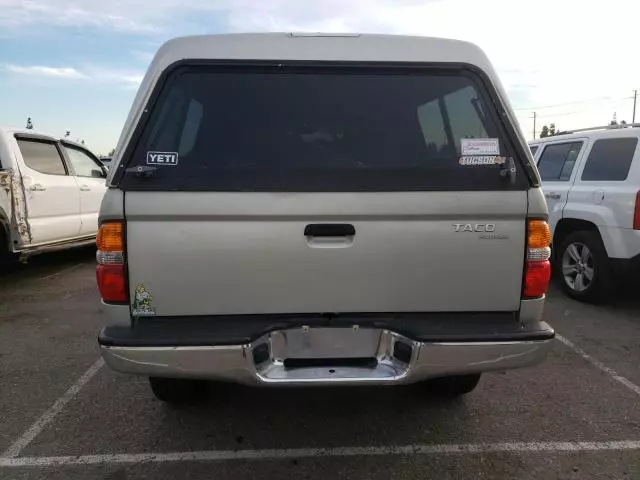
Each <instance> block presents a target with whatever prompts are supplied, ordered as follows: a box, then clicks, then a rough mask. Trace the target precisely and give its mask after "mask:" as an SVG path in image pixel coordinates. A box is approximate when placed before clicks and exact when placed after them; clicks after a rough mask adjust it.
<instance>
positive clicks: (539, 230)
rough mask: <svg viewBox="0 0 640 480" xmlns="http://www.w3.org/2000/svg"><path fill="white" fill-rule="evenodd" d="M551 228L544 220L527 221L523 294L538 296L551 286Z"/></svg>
mask: <svg viewBox="0 0 640 480" xmlns="http://www.w3.org/2000/svg"><path fill="white" fill-rule="evenodd" d="M550 245H551V230H550V229H549V225H548V224H547V222H545V221H544V220H529V221H528V222H527V258H526V260H525V268H524V282H523V288H522V296H523V297H524V298H538V297H541V296H542V295H544V294H545V293H546V291H547V288H549V280H550V279H551V263H550V262H549V258H550V257H551V248H550Z"/></svg>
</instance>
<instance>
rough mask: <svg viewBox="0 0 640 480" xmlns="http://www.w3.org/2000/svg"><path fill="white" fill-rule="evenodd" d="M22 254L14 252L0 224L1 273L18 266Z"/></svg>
mask: <svg viewBox="0 0 640 480" xmlns="http://www.w3.org/2000/svg"><path fill="white" fill-rule="evenodd" d="M18 263H20V255H19V254H17V253H13V251H11V248H10V246H9V240H8V239H7V238H6V235H5V232H4V231H3V229H2V227H1V226H0V273H4V272H8V271H10V270H12V269H13V268H15V267H16V266H18Z"/></svg>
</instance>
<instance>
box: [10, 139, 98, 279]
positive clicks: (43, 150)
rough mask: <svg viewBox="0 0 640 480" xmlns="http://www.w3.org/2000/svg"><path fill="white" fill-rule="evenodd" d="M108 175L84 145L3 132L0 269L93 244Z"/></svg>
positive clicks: (64, 140)
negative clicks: (40, 254)
mask: <svg viewBox="0 0 640 480" xmlns="http://www.w3.org/2000/svg"><path fill="white" fill-rule="evenodd" d="M106 176H107V171H106V169H105V167H104V166H103V165H102V164H101V163H100V161H99V160H98V158H97V157H96V156H95V155H94V154H93V153H91V152H90V151H89V150H87V149H86V148H85V147H84V145H80V144H78V143H75V142H71V141H68V140H67V139H61V138H57V137H54V136H51V135H46V134H42V133H36V132H34V131H33V130H23V129H12V128H0V268H2V269H4V268H7V267H8V266H10V265H11V264H12V263H14V262H16V261H18V260H19V259H20V257H21V256H24V255H29V254H33V253H38V252H41V251H43V250H49V249H59V248H66V247H72V246H79V245H83V244H90V243H92V242H93V241H94V240H95V236H96V231H97V229H98V211H99V209H100V203H101V202H102V197H103V196H104V192H105V190H106V185H105V178H106Z"/></svg>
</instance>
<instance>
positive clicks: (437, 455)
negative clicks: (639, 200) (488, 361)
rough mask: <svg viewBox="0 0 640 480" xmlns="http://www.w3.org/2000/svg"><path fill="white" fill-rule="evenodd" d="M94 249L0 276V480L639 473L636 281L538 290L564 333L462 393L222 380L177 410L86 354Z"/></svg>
mask: <svg viewBox="0 0 640 480" xmlns="http://www.w3.org/2000/svg"><path fill="white" fill-rule="evenodd" d="M93 257H94V251H93V250H92V249H80V250H73V251H68V252H64V253H56V254H48V255H46V256H40V257H37V258H34V259H32V260H31V261H30V262H29V263H28V264H27V265H23V266H22V267H21V268H19V269H18V270H17V271H14V272H11V273H9V274H7V273H5V274H2V275H0V479H5V478H6V479H36V478H37V479H40V478H47V479H111V480H125V479H133V478H152V479H177V478H216V479H237V480H241V479H248V478H256V477H260V478H289V477H294V478H301V479H307V478H308V479H334V478H349V479H389V478H402V479H405V478H406V479H413V478H421V479H427V478H435V479H446V478H452V479H453V478H455V479H464V478H469V479H484V478H491V479H514V478H518V479H546V478H553V479H584V478H611V479H640V387H639V386H640V315H639V313H640V298H639V297H638V295H636V294H635V292H636V291H637V287H635V286H631V287H629V291H627V292H625V293H624V294H622V295H621V297H620V298H619V299H617V300H616V302H615V303H613V304H611V305H608V306H601V307H594V306H588V305H583V304H580V303H577V302H574V301H572V300H569V299H567V298H566V297H564V296H563V294H562V293H560V292H559V291H558V290H557V289H555V288H552V290H551V292H550V298H549V301H548V304H547V308H546V313H545V315H546V319H547V321H548V322H549V323H551V324H552V325H553V326H554V327H555V328H556V330H557V332H558V333H559V334H560V335H561V337H562V340H564V343H563V342H562V341H556V345H555V349H554V351H553V353H552V354H551V355H550V357H549V359H548V360H547V361H546V362H545V363H544V364H542V365H540V366H538V367H534V368H530V369H525V370H519V371H512V372H508V373H502V374H489V375H485V376H484V377H483V379H482V381H481V384H480V386H479V387H478V389H476V390H475V391H474V392H473V393H472V394H470V395H468V396H466V397H465V398H464V399H462V400H457V401H453V402H446V401H443V400H436V399H433V398H430V397H428V396H427V395H425V393H424V391H423V390H422V389H420V388H415V387H413V388H341V389H286V390H280V389H279V390H262V389H260V390H255V389H249V388H244V387H233V386H229V387H225V388H222V389H211V391H210V392H209V398H208V401H207V402H206V403H204V404H203V405H199V406H197V407H196V406H194V407H188V408H187V407H185V408H182V409H176V408H171V407H168V406H166V405H164V404H162V403H161V402H159V401H157V400H156V399H155V398H154V397H153V396H152V394H151V391H150V389H149V388H148V385H147V382H146V380H145V379H143V378H135V377H128V376H124V375H119V374H116V373H113V372H111V371H110V370H109V369H108V368H107V367H104V366H102V367H101V365H100V364H99V363H98V364H96V361H97V360H98V358H99V354H98V351H97V348H96V335H97V332H98V330H99V328H100V326H101V325H102V323H103V318H102V306H101V305H100V302H99V299H98V294H97V291H96V287H95V280H94V259H93ZM92 366H93V367H94V368H93V370H92V371H91V373H94V372H95V375H89V376H86V377H84V380H86V384H82V385H80V386H78V384H77V382H78V380H79V379H81V378H83V374H85V372H87V370H88V369H90V368H91V367H92ZM84 380H83V381H82V382H84ZM82 382H81V383H82ZM74 386H75V387H74ZM76 387H77V388H76ZM70 388H71V392H68V391H69V389H70ZM16 445H18V448H17V449H18V452H17V456H16V457H15V458H13V459H9V458H8V454H7V452H8V451H9V449H13V450H12V451H13V453H16ZM2 452H5V453H2ZM20 462H22V463H20ZM58 462H63V464H56V463H58Z"/></svg>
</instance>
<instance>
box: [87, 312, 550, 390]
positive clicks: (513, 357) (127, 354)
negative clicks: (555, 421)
mask: <svg viewBox="0 0 640 480" xmlns="http://www.w3.org/2000/svg"><path fill="white" fill-rule="evenodd" d="M554 335H555V334H554V331H553V329H551V327H549V326H548V325H547V324H545V323H540V324H539V325H537V328H536V330H535V334H532V335H531V336H530V339H527V338H526V336H522V335H521V336H519V337H517V339H514V340H513V341H510V340H508V339H502V340H500V341H455V342H453V341H446V342H443V341H440V342H438V341H428V342H427V341H417V340H414V339H411V338H408V337H406V336H404V335H402V334H399V333H397V332H393V331H390V330H387V329H372V328H357V327H353V328H311V329H309V328H306V329H305V328H304V327H303V328H296V329H288V330H278V331H272V332H269V333H267V334H265V335H263V336H261V337H260V338H258V339H256V340H255V341H252V342H251V343H246V344H236V345H181V346H175V345H174V346H172V345H162V346H150V345H148V342H145V343H147V344H146V345H133V344H131V342H128V343H129V344H128V345H117V344H116V343H117V342H114V339H113V338H109V337H107V336H106V335H105V332H104V330H103V332H102V334H101V337H100V343H101V351H102V355H103V357H104V359H105V361H106V363H107V364H108V365H109V366H110V367H111V368H112V369H114V370H116V371H119V372H123V373H130V374H137V375H145V376H155V377H174V378H196V379H210V380H221V381H229V382H236V383H242V384H246V385H308V384H407V383H414V382H418V381H421V380H426V379H429V378H435V377H441V376H448V375H463V374H473V373H481V372H486V371H492V370H508V369H514V368H521V367H526V366H531V365H535V364H537V363H539V362H541V361H542V360H543V359H544V358H545V357H546V355H547V353H548V352H549V350H550V348H551V344H552V341H553V338H554ZM292 356H293V357H296V358H297V359H298V360H299V359H303V360H302V361H301V362H300V361H299V362H298V363H297V364H296V366H295V367H291V364H287V361H288V359H290V358H291V357H292ZM309 359H313V362H309V361H308V360H309ZM363 359H367V360H370V362H369V363H368V364H367V365H363V364H362V362H361V360H363ZM356 360H357V361H356Z"/></svg>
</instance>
